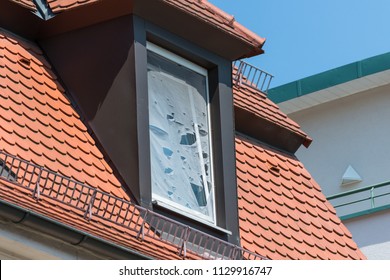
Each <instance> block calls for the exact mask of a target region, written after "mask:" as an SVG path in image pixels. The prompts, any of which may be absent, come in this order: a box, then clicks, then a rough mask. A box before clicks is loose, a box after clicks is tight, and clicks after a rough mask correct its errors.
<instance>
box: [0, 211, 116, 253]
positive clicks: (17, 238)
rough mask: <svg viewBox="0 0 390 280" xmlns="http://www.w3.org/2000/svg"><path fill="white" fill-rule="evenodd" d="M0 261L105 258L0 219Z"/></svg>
mask: <svg viewBox="0 0 390 280" xmlns="http://www.w3.org/2000/svg"><path fill="white" fill-rule="evenodd" d="M0 259H1V260H9V259H15V260H98V259H108V258H107V256H103V255H100V254H95V253H93V252H91V251H89V250H86V249H83V248H81V247H78V246H73V245H71V244H69V243H65V242H63V241H60V240H58V239H56V238H54V237H51V236H49V235H46V234H43V233H40V232H37V231H35V230H32V229H30V228H29V227H26V226H24V225H18V224H15V223H13V222H11V221H8V220H3V219H2V218H0Z"/></svg>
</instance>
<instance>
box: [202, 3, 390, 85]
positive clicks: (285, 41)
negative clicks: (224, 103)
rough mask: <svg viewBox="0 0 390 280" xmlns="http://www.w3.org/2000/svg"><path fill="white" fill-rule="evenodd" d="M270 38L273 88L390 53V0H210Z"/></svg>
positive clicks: (265, 64) (259, 62) (263, 61)
mask: <svg viewBox="0 0 390 280" xmlns="http://www.w3.org/2000/svg"><path fill="white" fill-rule="evenodd" d="M209 2H211V3H213V4H214V5H216V6H218V7H219V8H221V9H222V10H224V11H226V12H227V13H229V14H232V15H234V16H235V18H236V20H237V21H238V22H240V23H241V24H243V25H244V26H245V27H247V28H249V29H250V30H252V31H254V32H255V33H257V34H258V35H260V36H262V37H265V38H266V39H267V41H266V44H265V45H264V50H265V52H266V53H265V54H263V55H260V56H258V57H256V58H253V59H250V60H249V62H250V63H252V64H254V65H256V66H257V67H259V68H261V69H264V70H265V71H267V72H270V73H271V74H273V75H274V76H275V79H274V80H273V82H272V84H271V87H275V86H278V85H281V84H285V83H288V82H291V81H294V80H297V79H301V78H304V77H307V76H311V75H314V74H317V73H320V72H323V71H326V70H329V69H332V68H336V67H339V66H342V65H344V64H348V63H351V62H355V61H358V60H361V59H365V58H368V57H371V56H375V55H378V54H382V53H386V52H389V51H390V0H322V1H321V0H209Z"/></svg>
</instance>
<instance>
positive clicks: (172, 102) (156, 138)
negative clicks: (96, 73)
mask: <svg viewBox="0 0 390 280" xmlns="http://www.w3.org/2000/svg"><path fill="white" fill-rule="evenodd" d="M206 86H207V79H206V77H205V76H203V75H201V74H199V73H197V72H195V71H192V70H190V69H188V68H186V67H184V66H182V65H179V64H177V63H175V62H172V61H170V60H168V59H165V58H164V57H162V56H160V55H158V54H156V53H153V52H151V51H149V52H148V91H149V131H150V150H151V151H150V154H151V168H152V191H153V195H154V197H156V195H157V196H158V197H161V198H164V199H165V200H167V201H169V202H172V204H173V205H176V206H177V205H180V206H181V207H179V208H183V207H184V210H189V211H191V213H193V212H194V211H195V212H196V213H201V214H203V215H205V216H207V218H208V219H209V220H213V219H214V218H213V217H214V213H213V211H214V195H213V188H212V182H211V178H212V176H211V171H212V170H211V159H210V138H209V137H210V135H209V123H208V109H207V103H208V101H207V90H206Z"/></svg>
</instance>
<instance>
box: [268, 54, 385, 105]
mask: <svg viewBox="0 0 390 280" xmlns="http://www.w3.org/2000/svg"><path fill="white" fill-rule="evenodd" d="M389 69H390V52H388V53H384V54H381V55H377V56H374V57H370V58H367V59H364V60H360V61H357V62H354V63H350V64H347V65H344V66H341V67H338V68H334V69H331V70H328V71H325V72H322V73H319V74H316V75H312V76H310V77H306V78H303V79H300V80H297V81H294V82H291V83H287V84H284V85H281V86H278V87H275V88H272V89H270V90H269V92H268V97H269V98H270V99H271V100H272V101H274V102H275V103H281V102H284V101H288V100H291V99H294V98H297V97H300V96H304V95H307V94H310V93H313V92H316V91H319V90H322V89H326V88H329V87H332V86H336V85H340V84H343V83H346V82H350V81H352V80H355V79H359V78H362V77H365V76H368V75H372V74H375V73H378V72H382V71H385V70H389Z"/></svg>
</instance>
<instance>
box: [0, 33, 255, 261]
mask: <svg viewBox="0 0 390 280" xmlns="http://www.w3.org/2000/svg"><path fill="white" fill-rule="evenodd" d="M4 163H5V165H4ZM4 166H7V167H4ZM16 170H17V172H16ZM20 170H22V171H20ZM41 170H42V171H41ZM4 172H8V174H11V175H9V176H8V177H7V175H6V177H7V178H6V179H5V178H4ZM18 172H19V173H18ZM13 173H17V174H16V175H12V174H13ZM0 174H1V176H0V200H1V201H3V202H6V203H10V204H11V205H14V206H18V207H22V208H24V209H27V210H28V211H31V212H33V213H35V214H38V215H42V216H44V217H46V218H48V219H52V220H56V221H60V222H61V223H63V224H65V225H67V226H69V227H71V228H73V229H76V230H78V231H82V232H85V233H89V234H91V235H93V236H96V237H100V238H103V239H105V240H107V241H110V242H113V243H115V244H118V245H120V246H124V247H127V248H131V250H134V251H136V252H139V253H140V254H142V255H147V256H150V257H153V258H158V259H166V258H168V259H182V258H187V259H199V258H202V257H200V256H199V254H193V253H191V252H188V253H186V254H185V255H184V256H183V254H182V255H179V254H178V246H179V244H171V245H170V244H169V242H168V244H167V242H165V243H164V242H161V241H160V239H159V238H157V237H156V233H154V232H151V231H150V230H149V233H150V234H149V236H148V234H147V233H146V234H145V235H146V237H144V238H142V240H141V239H140V238H139V236H138V235H139V232H140V228H141V225H142V224H143V220H144V219H146V216H145V215H146V212H147V211H146V209H143V208H142V207H138V206H137V205H136V204H135V203H134V202H133V201H132V200H131V198H130V196H129V195H128V194H127V193H126V192H125V191H124V189H123V188H122V187H121V184H120V182H119V181H118V179H117V178H116V177H115V175H114V173H113V170H112V169H111V168H110V166H109V164H108V163H107V161H105V159H104V157H103V155H102V153H101V152H100V150H99V149H98V147H97V146H96V143H95V141H94V140H93V138H92V137H91V135H90V134H89V132H88V130H87V128H86V126H85V125H84V124H83V122H82V120H81V118H80V115H79V114H77V112H76V111H75V109H74V107H73V106H72V104H71V102H70V101H69V100H68V98H67V97H66V95H65V93H64V89H63V88H62V87H61V85H60V83H59V82H58V80H57V77H56V76H55V74H54V73H53V71H52V70H51V68H50V64H49V63H48V62H47V61H46V59H45V58H44V56H43V54H42V52H41V50H40V49H39V47H38V46H36V45H35V44H33V43H31V42H29V41H26V40H24V39H22V38H20V37H18V36H16V35H13V34H11V33H9V32H7V31H4V30H1V29H0ZM38 174H39V175H38ZM2 177H3V178H2ZM13 177H16V178H15V179H13ZM7 179H8V180H7ZM37 180H38V184H39V186H40V189H41V191H40V193H41V195H40V196H39V197H37V194H36V191H35V184H37ZM10 181H14V182H10ZM95 190H97V191H98V192H97V195H96V194H95V195H94V194H93V193H94V192H95ZM92 196H94V197H95V198H94V200H93V201H92V202H91V197H92ZM89 204H90V206H88V205H89ZM88 207H91V208H90V210H89V212H91V218H90V220H86V213H87V212H86V211H88V209H87V208H88ZM141 213H142V215H141ZM150 215H153V216H152V218H149V219H148V220H150V219H151V221H153V219H158V220H160V222H159V223H160V224H161V225H162V226H163V227H164V226H166V224H164V222H161V220H162V219H161V217H158V215H157V214H150ZM165 223H169V225H171V224H172V223H171V222H170V221H165ZM145 225H146V226H148V224H147V223H146V224H145ZM154 227H155V228H157V229H158V225H154ZM173 227H181V225H178V224H173ZM184 228H186V226H185V227H184V226H183V230H184ZM175 233H176V234H178V233H177V232H175ZM192 233H193V234H198V236H200V235H201V236H203V238H209V239H210V237H208V236H207V235H205V234H202V233H201V232H199V231H196V230H195V229H193V230H192ZM172 236H174V235H172ZM172 236H171V235H169V234H168V237H172ZM174 237H175V238H177V239H178V240H180V239H179V238H178V237H177V236H174ZM216 242H219V241H216ZM210 244H212V245H211V246H214V244H213V243H210ZM219 246H221V248H224V246H225V247H226V246H227V247H229V248H230V247H231V249H232V250H237V246H234V245H229V244H226V243H222V245H219ZM244 253H245V254H246V255H248V257H249V256H252V255H253V254H251V252H244ZM201 256H202V255H201ZM203 257H205V258H208V256H203Z"/></svg>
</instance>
